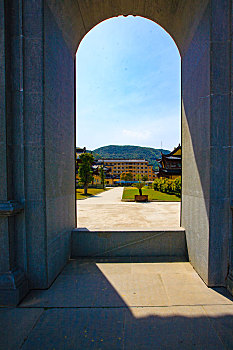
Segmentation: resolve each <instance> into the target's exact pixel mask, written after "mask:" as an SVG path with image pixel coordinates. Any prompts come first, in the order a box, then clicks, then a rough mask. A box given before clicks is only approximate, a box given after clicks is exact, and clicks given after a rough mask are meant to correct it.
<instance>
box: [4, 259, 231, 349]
mask: <svg viewBox="0 0 233 350" xmlns="http://www.w3.org/2000/svg"><path fill="white" fill-rule="evenodd" d="M165 261H166V260H165ZM168 261H169V260H167V262H162V261H160V262H159V261H157V262H155V260H154V259H152V258H151V259H150V258H144V260H143V262H142V261H141V262H140V260H137V259H135V260H134V259H131V262H130V263H129V262H126V260H122V259H113V260H112V261H111V260H110V261H109V259H108V260H104V259H99V260H85V259H82V260H73V261H70V262H69V263H68V264H67V266H66V267H65V269H64V270H63V272H62V273H61V274H60V275H59V276H58V278H57V279H56V280H55V282H54V283H53V285H52V286H51V288H50V289H48V290H44V291H41V290H35V291H31V293H30V294H29V295H28V296H27V297H26V298H25V299H24V300H23V302H22V303H21V304H20V306H19V307H17V308H2V309H0V324H1V327H0V349H1V350H13V349H14V350H17V349H23V350H39V349H40V350H58V349H62V350H67V349H68V350H76V349H77V350H79V349H80V350H85V349H102V350H103V349H106V350H112V349H117V350H118V349H121V350H123V349H124V350H143V349H148V350H157V349H169V350H174V349H179V350H183V349H184V350H187V349H188V350H190V349H198V350H202V349H203V350H209V349H213V350H223V349H229V350H230V349H232V348H233V331H232V330H233V301H232V298H231V297H230V295H228V294H227V292H226V290H225V289H224V288H219V289H210V288H207V287H206V285H205V284H204V283H203V281H202V280H201V279H200V278H199V276H198V275H197V274H196V272H195V271H194V270H193V268H192V266H191V265H190V264H189V263H188V262H177V261H174V260H172V261H170V262H168Z"/></svg>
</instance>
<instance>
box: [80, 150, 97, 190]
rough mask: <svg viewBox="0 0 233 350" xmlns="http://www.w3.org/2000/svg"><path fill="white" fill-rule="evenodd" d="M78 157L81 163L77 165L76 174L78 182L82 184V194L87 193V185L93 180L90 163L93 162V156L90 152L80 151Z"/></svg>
mask: <svg viewBox="0 0 233 350" xmlns="http://www.w3.org/2000/svg"><path fill="white" fill-rule="evenodd" d="M79 159H80V160H81V163H80V165H79V169H78V175H79V178H80V182H81V183H82V184H83V188H84V194H87V189H88V185H89V183H90V182H91V181H92V180H93V175H92V173H93V171H92V168H91V165H92V163H93V162H94V157H93V155H92V154H91V153H82V154H80V156H79Z"/></svg>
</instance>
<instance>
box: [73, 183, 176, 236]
mask: <svg viewBox="0 0 233 350" xmlns="http://www.w3.org/2000/svg"><path fill="white" fill-rule="evenodd" d="M122 193H123V188H122V187H116V188H113V189H110V190H109V191H106V192H103V193H101V194H99V195H97V196H93V197H90V198H87V199H85V200H79V201H77V227H78V228H86V229H88V230H90V231H92V230H100V231H101V230H145V229H149V230H150V229H152V230H153V229H156V230H159V229H164V228H166V229H169V230H172V229H179V226H180V203H179V202H148V203H135V202H121V198H122Z"/></svg>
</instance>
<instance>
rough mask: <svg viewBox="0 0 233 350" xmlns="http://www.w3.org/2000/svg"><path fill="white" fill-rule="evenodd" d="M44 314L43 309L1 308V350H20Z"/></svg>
mask: <svg viewBox="0 0 233 350" xmlns="http://www.w3.org/2000/svg"><path fill="white" fill-rule="evenodd" d="M43 312H44V309H43V308H38V309H36V308H33V309H20V308H0V350H17V349H20V347H21V345H22V344H23V343H24V341H25V339H27V337H28V334H30V332H31V330H32V329H33V327H35V325H36V323H37V322H38V320H39V318H40V316H41V315H42V313H43Z"/></svg>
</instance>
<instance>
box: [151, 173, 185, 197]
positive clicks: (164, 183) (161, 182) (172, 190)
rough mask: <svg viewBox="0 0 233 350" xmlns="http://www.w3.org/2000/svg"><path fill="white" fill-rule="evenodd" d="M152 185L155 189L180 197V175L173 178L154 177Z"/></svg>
mask: <svg viewBox="0 0 233 350" xmlns="http://www.w3.org/2000/svg"><path fill="white" fill-rule="evenodd" d="M153 186H154V190H155V191H160V192H163V193H169V194H175V195H176V196H177V197H181V177H177V178H176V179H175V180H170V179H166V178H161V179H156V180H155V181H154V182H153Z"/></svg>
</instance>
